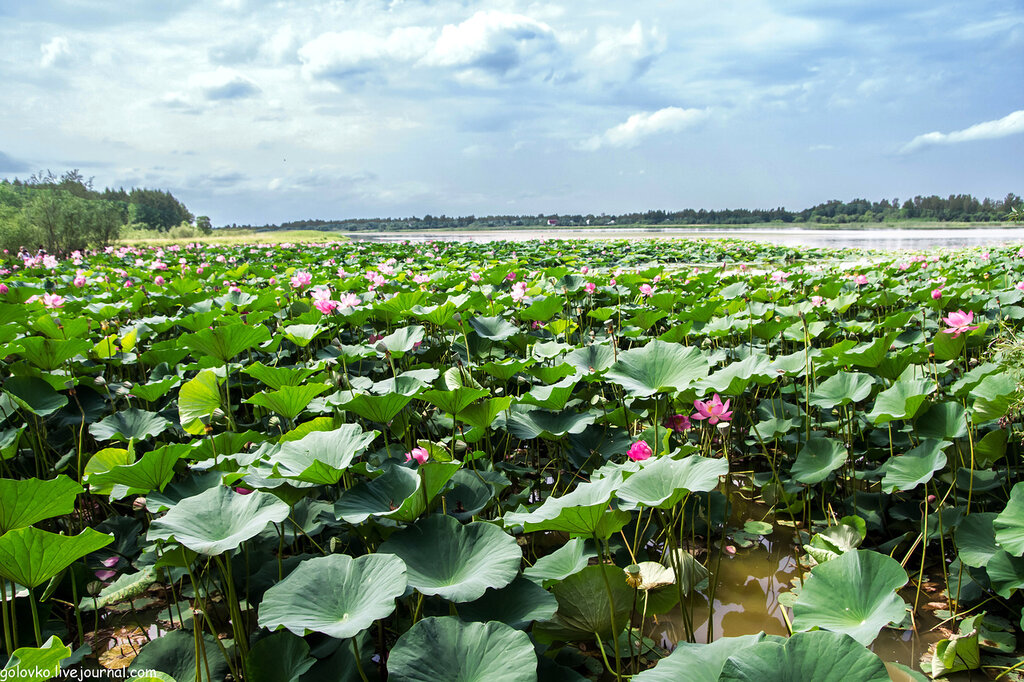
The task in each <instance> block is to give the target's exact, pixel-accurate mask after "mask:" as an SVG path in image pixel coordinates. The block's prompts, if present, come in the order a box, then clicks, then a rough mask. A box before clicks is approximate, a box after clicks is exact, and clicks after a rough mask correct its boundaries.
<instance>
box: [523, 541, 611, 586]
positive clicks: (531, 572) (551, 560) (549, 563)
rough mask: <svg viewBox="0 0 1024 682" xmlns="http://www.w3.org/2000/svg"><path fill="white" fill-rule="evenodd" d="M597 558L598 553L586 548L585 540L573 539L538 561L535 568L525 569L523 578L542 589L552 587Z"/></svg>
mask: <svg viewBox="0 0 1024 682" xmlns="http://www.w3.org/2000/svg"><path fill="white" fill-rule="evenodd" d="M596 556H597V552H595V551H594V550H588V549H587V548H586V541H584V540H583V538H572V539H571V540H569V541H568V542H567V543H565V544H564V545H562V546H561V547H559V548H558V549H556V550H555V551H554V552H552V553H551V554H548V555H546V556H543V557H541V558H540V559H538V560H537V563H535V564H534V565H533V566H530V567H529V568H527V569H525V570H524V571H523V577H525V578H527V579H528V580H532V581H533V582H535V583H537V584H538V585H540V586H541V587H550V586H551V584H553V583H556V582H558V581H559V580H563V579H564V578H567V577H569V576H570V575H572V574H573V573H576V572H578V571H581V570H583V568H585V567H586V565H587V564H588V563H590V560H591V559H592V558H594V557H596Z"/></svg>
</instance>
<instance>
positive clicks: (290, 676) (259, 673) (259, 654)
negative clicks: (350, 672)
mask: <svg viewBox="0 0 1024 682" xmlns="http://www.w3.org/2000/svg"><path fill="white" fill-rule="evenodd" d="M314 663H316V659H314V658H313V657H312V656H310V655H309V645H308V644H306V641H305V640H303V639H302V638H301V637H296V636H295V635H293V634H292V633H290V632H275V633H274V634H272V635H270V636H269V637H265V638H263V639H261V640H260V641H258V642H256V643H255V644H253V645H252V649H250V650H249V655H248V657H247V658H246V659H245V667H246V669H247V670H248V671H249V673H248V676H247V677H246V680H249V681H250V682H297V680H298V679H299V678H300V677H301V676H302V674H303V673H305V672H306V671H307V670H309V669H310V668H312V667H313V664H314Z"/></svg>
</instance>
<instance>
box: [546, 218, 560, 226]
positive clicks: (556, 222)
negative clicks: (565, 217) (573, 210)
mask: <svg viewBox="0 0 1024 682" xmlns="http://www.w3.org/2000/svg"><path fill="white" fill-rule="evenodd" d="M557 224H558V219H556V218H548V225H557Z"/></svg>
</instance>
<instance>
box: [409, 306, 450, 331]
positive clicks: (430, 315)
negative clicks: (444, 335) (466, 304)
mask: <svg viewBox="0 0 1024 682" xmlns="http://www.w3.org/2000/svg"><path fill="white" fill-rule="evenodd" d="M455 310H456V307H455V304H454V303H452V302H451V301H445V302H444V303H443V304H439V305H428V306H422V305H417V306H413V307H412V308H410V309H409V312H410V313H412V316H413V317H415V318H416V319H417V320H422V321H423V322H429V323H430V324H432V325H435V326H438V327H443V326H445V325H446V324H448V322H449V321H450V320H451V319H452V316H453V315H454V314H455Z"/></svg>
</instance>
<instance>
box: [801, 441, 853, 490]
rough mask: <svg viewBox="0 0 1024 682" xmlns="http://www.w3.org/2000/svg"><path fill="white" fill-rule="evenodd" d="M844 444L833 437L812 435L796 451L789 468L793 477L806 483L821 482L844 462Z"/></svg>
mask: <svg viewBox="0 0 1024 682" xmlns="http://www.w3.org/2000/svg"><path fill="white" fill-rule="evenodd" d="M846 455H847V453H846V446H845V445H843V444H842V443H840V442H839V441H837V440H836V439H834V438H819V437H814V436H812V437H811V438H810V439H808V441H807V442H806V443H804V446H803V447H802V448H800V452H799V453H797V456H796V461H795V462H794V463H793V468H792V469H791V470H790V472H789V473H790V475H792V476H793V478H794V479H796V480H797V481H800V482H801V483H804V484H807V485H814V484H815V483H821V482H822V481H824V480H825V479H826V478H828V475H829V474H831V473H832V472H833V471H835V470H836V469H838V468H839V467H841V466H843V464H844V463H845V462H846Z"/></svg>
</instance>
